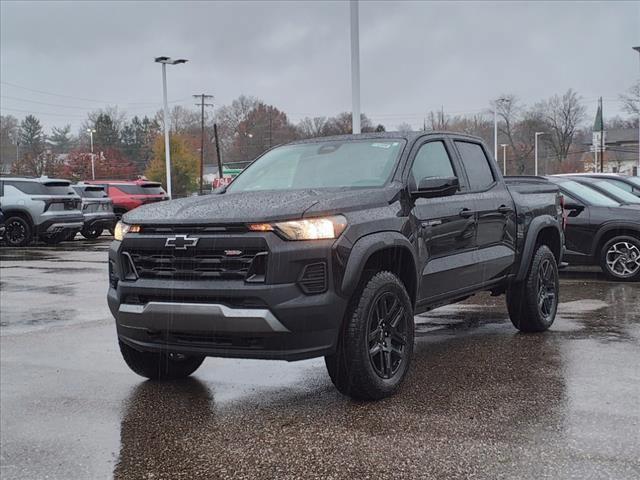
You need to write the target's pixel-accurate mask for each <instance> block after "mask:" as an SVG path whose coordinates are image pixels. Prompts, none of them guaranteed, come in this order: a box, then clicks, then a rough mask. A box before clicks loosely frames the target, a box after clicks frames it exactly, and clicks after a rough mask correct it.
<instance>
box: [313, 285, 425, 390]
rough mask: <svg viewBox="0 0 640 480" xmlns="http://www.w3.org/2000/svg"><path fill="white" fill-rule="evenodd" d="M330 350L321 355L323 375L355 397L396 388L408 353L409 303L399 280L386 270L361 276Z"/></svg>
mask: <svg viewBox="0 0 640 480" xmlns="http://www.w3.org/2000/svg"><path fill="white" fill-rule="evenodd" d="M344 322H345V324H344V326H343V328H342V333H341V335H340V338H339V340H338V347H337V351H336V353H335V354H334V355H330V356H327V357H325V364H326V366H327V370H328V372H329V376H330V377H331V380H332V381H333V383H334V385H335V386H336V388H337V389H338V390H339V391H340V392H341V393H343V394H345V395H349V396H351V397H353V398H356V399H362V400H377V399H380V398H384V397H388V396H390V395H392V394H393V393H395V391H396V390H397V389H398V388H399V387H400V385H401V383H402V381H403V380H404V377H405V376H406V374H407V371H408V370H409V364H410V362H411V355H412V352H413V337H414V323H413V308H412V305H411V300H410V299H409V295H408V294H407V291H406V289H405V287H404V285H403V284H402V282H401V281H400V280H399V279H398V277H397V276H395V275H394V274H393V273H391V272H378V273H375V274H374V275H372V276H366V277H365V278H364V279H363V280H362V281H361V282H360V285H359V287H358V289H357V290H356V293H355V294H354V296H353V298H352V299H351V303H350V305H349V308H348V309H347V314H346V317H345V320H344Z"/></svg>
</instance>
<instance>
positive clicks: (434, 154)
mask: <svg viewBox="0 0 640 480" xmlns="http://www.w3.org/2000/svg"><path fill="white" fill-rule="evenodd" d="M411 175H412V176H413V181H414V183H415V185H416V186H417V185H418V183H419V182H420V180H422V179H423V178H426V177H455V176H456V174H455V173H454V171H453V167H452V166H451V159H450V158H449V154H448V153H447V149H446V148H445V147H444V144H443V143H442V142H429V143H425V144H424V145H422V146H421V147H420V150H418V153H417V154H416V158H415V160H414V161H413V166H412V167H411Z"/></svg>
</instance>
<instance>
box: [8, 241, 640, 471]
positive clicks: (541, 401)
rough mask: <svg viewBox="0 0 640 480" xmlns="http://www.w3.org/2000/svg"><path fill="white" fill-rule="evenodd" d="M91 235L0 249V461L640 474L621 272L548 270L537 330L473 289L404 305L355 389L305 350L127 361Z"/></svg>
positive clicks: (635, 322) (48, 465)
mask: <svg viewBox="0 0 640 480" xmlns="http://www.w3.org/2000/svg"><path fill="white" fill-rule="evenodd" d="M107 248H108V241H107V240H102V241H99V242H83V241H80V240H76V241H74V242H72V243H66V244H63V245H62V246H58V247H32V248H29V249H22V250H16V249H6V248H5V249H2V250H1V251H0V262H1V263H0V282H1V283H0V314H1V315H0V322H1V324H0V394H1V397H0V400H1V404H0V412H1V415H0V417H1V423H0V443H1V452H0V477H1V478H2V479H6V480H9V479H17V478H20V479H44V478H50V479H108V478H117V479H164V478H166V479H181V478H184V479H195V478H247V479H261V478H269V479H271V478H277V479H288V478H333V479H342V478H357V479H360V478H363V479H364V478H371V479H386V478H389V479H391V478H394V479H398V478H492V479H493V478H523V479H524V478H527V479H528V478H531V479H534V478H535V479H539V478H554V479H555V478H576V479H586V478H611V479H627V478H628V479H637V478H640V285H639V284H623V283H613V282H609V281H607V280H605V279H604V277H602V276H601V275H600V274H598V273H596V272H595V271H590V270H588V269H582V270H579V271H567V272H563V273H562V279H561V304H560V308H559V315H558V318H557V319H556V322H555V324H554V326H553V327H552V329H551V330H550V331H549V332H547V333H545V334H536V335H523V334H519V333H517V332H516V330H515V329H514V328H513V327H512V326H511V323H510V322H509V320H508V317H507V314H506V308H505V306H504V299H503V298H502V297H498V298H492V297H489V296H488V295H484V294H483V295H477V296H475V297H472V298H470V299H469V300H467V301H466V302H464V303H461V304H457V305H452V306H448V307H444V308H441V309H438V310H434V311H433V312H430V313H428V314H426V315H425V316H422V317H416V321H417V323H418V326H417V330H418V331H417V339H416V347H415V355H414V359H413V364H412V368H411V371H410V374H409V376H408V378H407V380H406V382H405V384H404V386H403V387H402V389H401V390H400V392H399V393H398V394H397V395H396V396H394V397H392V398H389V399H386V400H383V401H380V402H375V403H361V402H355V401H352V400H350V399H348V398H346V397H343V396H342V395H340V394H339V393H338V392H337V391H336V390H335V389H334V388H333V385H332V384H331V381H330V380H329V377H328V375H327V374H326V371H325V368H324V362H323V361H322V359H313V360H307V361H302V362H297V363H286V362H276V361H253V360H230V359H217V358H209V359H207V360H206V361H205V363H204V364H203V366H202V367H201V368H200V369H199V370H198V371H197V372H196V373H195V374H194V376H193V377H192V378H190V379H188V380H184V381H180V382H169V383H154V382H150V381H144V380H143V379H142V378H141V377H137V376H136V375H135V374H133V373H132V372H130V371H129V370H128V368H127V367H126V365H125V364H124V362H123V361H122V360H121V358H120V354H119V352H118V347H117V342H116V336H115V327H114V324H113V321H112V318H111V315H110V313H109V310H108V308H107V305H106V300H105V295H106V289H107V263H106V250H107Z"/></svg>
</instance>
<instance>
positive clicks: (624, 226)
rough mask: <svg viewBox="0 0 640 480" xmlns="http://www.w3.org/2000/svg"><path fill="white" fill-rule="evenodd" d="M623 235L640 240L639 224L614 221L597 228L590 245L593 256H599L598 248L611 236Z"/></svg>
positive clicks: (596, 257)
mask: <svg viewBox="0 0 640 480" xmlns="http://www.w3.org/2000/svg"><path fill="white" fill-rule="evenodd" d="M624 235H626V236H630V237H635V238H637V239H638V240H640V225H634V224H633V223H627V222H615V223H608V224H606V225H604V226H603V227H602V228H601V229H600V230H598V232H597V233H596V235H595V237H594V239H593V244H592V247H591V252H592V253H593V258H595V259H598V258H599V257H600V253H601V252H600V250H601V249H602V247H603V246H604V244H605V243H607V242H608V241H609V240H611V239H612V238H613V237H618V236H624Z"/></svg>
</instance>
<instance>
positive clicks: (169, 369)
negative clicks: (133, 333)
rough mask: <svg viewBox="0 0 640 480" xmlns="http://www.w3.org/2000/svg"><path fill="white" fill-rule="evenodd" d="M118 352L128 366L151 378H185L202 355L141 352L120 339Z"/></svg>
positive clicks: (192, 370) (194, 369)
mask: <svg viewBox="0 0 640 480" xmlns="http://www.w3.org/2000/svg"><path fill="white" fill-rule="evenodd" d="M118 343H119V344H120V353H121V354H122V358H124V361H125V362H126V363H127V365H128V366H129V368H130V369H131V370H133V371H134V372H135V373H137V374H138V375H140V376H141V377H146V378H149V379H151V380H172V379H178V378H185V377H188V376H189V375H191V374H192V373H193V372H195V371H196V370H197V369H198V367H199V366H200V365H202V362H203V361H204V357H203V356H200V355H197V356H187V355H181V354H178V353H165V352H141V351H138V350H136V349H135V348H133V347H130V346H129V345H127V344H126V343H123V342H122V341H118Z"/></svg>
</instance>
